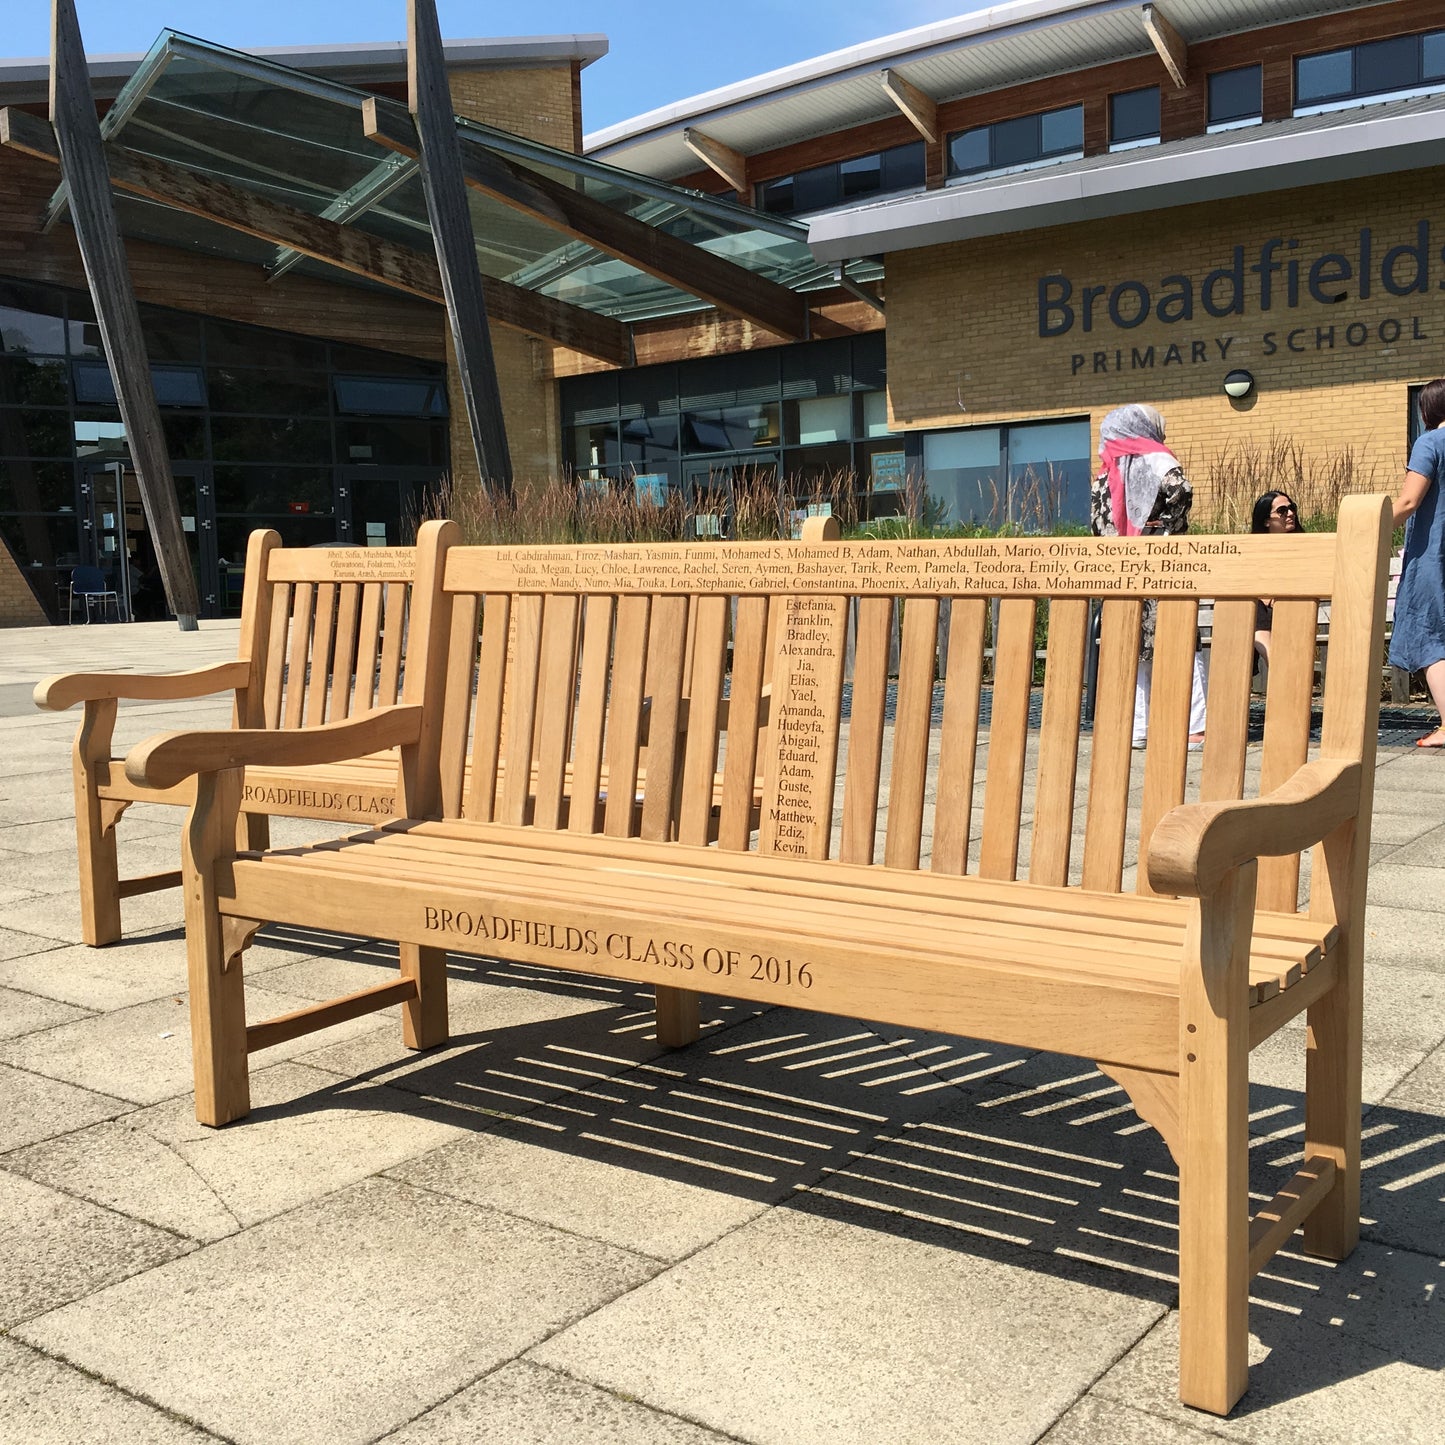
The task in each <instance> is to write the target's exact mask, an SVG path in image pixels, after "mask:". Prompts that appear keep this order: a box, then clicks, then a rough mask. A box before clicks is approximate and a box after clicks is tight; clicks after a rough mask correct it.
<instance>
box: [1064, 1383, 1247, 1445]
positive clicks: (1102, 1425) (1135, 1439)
mask: <svg viewBox="0 0 1445 1445" xmlns="http://www.w3.org/2000/svg"><path fill="white" fill-rule="evenodd" d="M1218 1439H1219V1436H1218V1435H1215V1434H1212V1433H1211V1432H1209V1431H1207V1430H1201V1429H1197V1428H1196V1427H1195V1426H1193V1425H1190V1424H1186V1423H1185V1422H1184V1421H1182V1420H1165V1419H1161V1418H1160V1417H1159V1416H1158V1415H1149V1414H1146V1413H1145V1412H1144V1411H1143V1410H1136V1409H1134V1408H1133V1407H1132V1406H1130V1405H1120V1404H1116V1403H1115V1402H1114V1401H1113V1400H1101V1399H1099V1398H1098V1397H1097V1396H1094V1395H1085V1396H1084V1398H1083V1399H1082V1400H1080V1401H1079V1403H1078V1404H1077V1405H1075V1406H1074V1408H1073V1409H1072V1410H1070V1411H1069V1412H1068V1414H1066V1415H1064V1416H1062V1417H1061V1418H1060V1420H1059V1422H1058V1424H1056V1425H1055V1426H1054V1427H1053V1429H1051V1430H1050V1431H1049V1433H1048V1434H1047V1435H1045V1436H1043V1437H1042V1439H1041V1440H1040V1441H1039V1445H1104V1442H1107V1445H1210V1442H1213V1441H1218Z"/></svg>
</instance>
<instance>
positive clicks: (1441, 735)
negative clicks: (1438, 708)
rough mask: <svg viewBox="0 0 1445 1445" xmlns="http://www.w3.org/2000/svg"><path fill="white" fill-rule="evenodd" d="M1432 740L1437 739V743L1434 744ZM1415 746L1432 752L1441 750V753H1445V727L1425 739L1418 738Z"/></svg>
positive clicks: (1429, 734) (1428, 734)
mask: <svg viewBox="0 0 1445 1445" xmlns="http://www.w3.org/2000/svg"><path fill="white" fill-rule="evenodd" d="M1431 738H1434V739H1436V741H1435V742H1433V743H1432V742H1431V741H1430V739H1431ZM1415 746H1416V747H1417V748H1429V749H1432V750H1434V749H1439V750H1441V751H1445V727H1438V728H1436V729H1435V731H1434V732H1432V733H1426V734H1425V736H1424V737H1423V738H1416V739H1415Z"/></svg>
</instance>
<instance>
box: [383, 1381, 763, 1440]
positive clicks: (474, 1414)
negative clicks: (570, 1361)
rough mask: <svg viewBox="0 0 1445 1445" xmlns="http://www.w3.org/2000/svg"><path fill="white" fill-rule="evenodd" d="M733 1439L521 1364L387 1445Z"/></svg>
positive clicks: (431, 1414) (393, 1437) (398, 1433)
mask: <svg viewBox="0 0 1445 1445" xmlns="http://www.w3.org/2000/svg"><path fill="white" fill-rule="evenodd" d="M733 1438H734V1437H732V1436H730V1435H718V1434H716V1433H715V1432H714V1431H712V1430H706V1429H703V1427H702V1426H700V1425H694V1424H692V1423H691V1422H690V1421H687V1420H683V1419H680V1418H679V1417H678V1416H676V1415H668V1414H664V1413H663V1412H662V1411H661V1410H653V1409H649V1408H648V1407H647V1406H646V1405H643V1404H640V1403H639V1402H638V1401H636V1400H628V1399H624V1398H623V1397H621V1396H619V1395H614V1394H611V1393H610V1392H609V1391H607V1390H599V1389H598V1388H597V1387H596V1386H595V1385H588V1384H585V1383H584V1382H583V1381H581V1380H574V1379H571V1378H570V1377H569V1376H567V1375H563V1374H560V1373H558V1371H556V1370H546V1369H543V1368H542V1367H541V1366H540V1365H533V1364H528V1363H527V1362H526V1361H525V1360H518V1361H516V1362H515V1363H513V1364H510V1365H503V1366H502V1368H501V1369H499V1370H496V1371H494V1372H493V1373H492V1374H490V1375H488V1376H487V1378H486V1379H485V1380H481V1381H479V1382H478V1383H477V1384H475V1385H472V1386H469V1387H468V1388H467V1389H465V1390H463V1391H462V1392H461V1393H460V1394H458V1395H453V1396H452V1398H451V1399H450V1400H447V1401H445V1402H444V1403H443V1404H441V1405H438V1406H437V1407H436V1409H435V1410H429V1411H428V1412H427V1413H426V1414H425V1415H423V1416H422V1417H421V1418H420V1419H418V1420H414V1421H412V1423H411V1424H409V1425H404V1426H403V1427H402V1428H401V1429H400V1430H398V1431H396V1432H395V1433H394V1434H391V1435H387V1436H386V1437H385V1438H384V1441H383V1442H381V1445H476V1442H477V1441H481V1440H486V1441H491V1442H495V1445H722V1442H724V1441H726V1440H731V1439H733Z"/></svg>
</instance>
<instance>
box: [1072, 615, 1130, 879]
mask: <svg viewBox="0 0 1445 1445" xmlns="http://www.w3.org/2000/svg"><path fill="white" fill-rule="evenodd" d="M1143 612H1144V609H1143V604H1142V603H1139V602H1124V601H1118V602H1114V601H1109V602H1105V603H1104V607H1103V616H1102V617H1101V619H1100V628H1101V631H1100V636H1099V677H1098V692H1097V697H1098V703H1097V706H1096V707H1095V710H1094V742H1093V752H1092V755H1091V757H1090V759H1089V805H1088V817H1087V822H1086V823H1085V829H1084V874H1083V885H1084V887H1085V888H1088V889H1091V890H1096V891H1098V892H1102V893H1117V892H1118V891H1119V885H1120V882H1121V880H1122V878H1123V872H1124V836H1125V831H1126V829H1127V827H1128V821H1129V820H1128V809H1129V770H1130V763H1131V761H1132V754H1131V752H1130V749H1131V746H1132V743H1133V736H1134V681H1135V677H1136V675H1137V673H1138V670H1139V632H1140V627H1141V625H1142V622H1143Z"/></svg>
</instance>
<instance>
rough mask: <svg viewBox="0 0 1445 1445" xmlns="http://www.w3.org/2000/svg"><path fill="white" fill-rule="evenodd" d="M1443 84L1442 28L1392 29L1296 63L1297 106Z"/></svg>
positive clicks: (1325, 104) (1444, 46)
mask: <svg viewBox="0 0 1445 1445" xmlns="http://www.w3.org/2000/svg"><path fill="white" fill-rule="evenodd" d="M1442 84H1445V30H1432V31H1430V32H1429V33H1427V34H1423V35H1392V36H1391V37H1390V38H1389V39H1388V40H1370V41H1367V42H1366V43H1365V44H1363V45H1352V46H1349V47H1347V48H1345V49H1341V50H1326V51H1323V52H1322V53H1321V54H1319V55H1301V56H1299V57H1298V58H1297V59H1296V60H1295V66H1294V102H1295V109H1296V111H1300V110H1308V109H1312V108H1314V107H1321V108H1328V107H1329V106H1332V105H1339V104H1341V103H1343V102H1346V101H1350V100H1356V99H1362V98H1364V97H1367V96H1386V95H1400V94H1409V93H1410V92H1412V91H1417V90H1422V89H1430V90H1434V89H1438V88H1439V87H1440V86H1441V85H1442Z"/></svg>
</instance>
